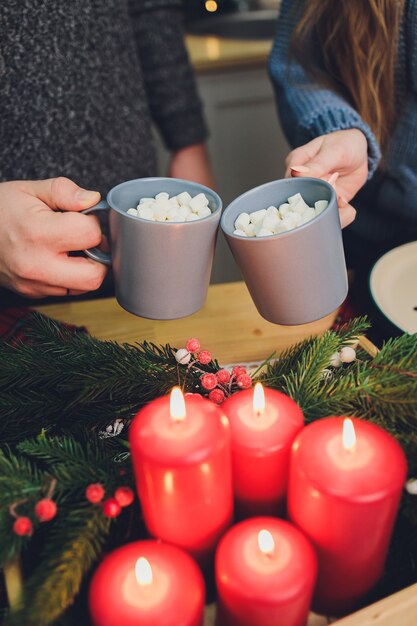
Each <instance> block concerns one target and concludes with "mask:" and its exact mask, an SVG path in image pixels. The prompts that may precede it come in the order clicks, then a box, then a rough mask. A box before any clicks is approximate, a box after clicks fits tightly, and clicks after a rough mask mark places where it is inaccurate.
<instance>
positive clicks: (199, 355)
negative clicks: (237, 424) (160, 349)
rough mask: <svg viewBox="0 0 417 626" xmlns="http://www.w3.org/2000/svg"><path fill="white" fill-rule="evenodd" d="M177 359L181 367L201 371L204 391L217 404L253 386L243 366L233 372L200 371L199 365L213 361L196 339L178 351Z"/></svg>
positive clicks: (235, 368) (223, 370)
mask: <svg viewBox="0 0 417 626" xmlns="http://www.w3.org/2000/svg"><path fill="white" fill-rule="evenodd" d="M175 359H176V361H177V363H178V364H179V365H187V368H188V369H189V368H193V369H194V370H198V371H201V376H200V384H201V387H202V390H203V392H204V391H208V392H209V393H208V397H209V399H210V400H211V401H212V402H214V403H215V404H222V402H223V400H224V399H225V398H226V397H228V396H230V395H231V394H232V393H233V391H237V390H239V389H249V387H251V386H252V379H251V377H250V375H249V374H248V372H247V370H246V368H245V367H243V366H242V365H237V366H235V367H234V368H233V369H232V371H231V372H229V370H226V369H220V370H218V371H217V372H204V371H202V370H200V369H199V365H208V364H209V363H210V362H211V361H212V355H211V352H209V351H208V350H202V349H201V343H200V341H199V340H198V339H196V338H194V337H193V338H192V339H188V341H187V343H186V344H185V348H180V349H179V350H177V352H176V353H175Z"/></svg>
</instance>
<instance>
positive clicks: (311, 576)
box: [215, 517, 317, 626]
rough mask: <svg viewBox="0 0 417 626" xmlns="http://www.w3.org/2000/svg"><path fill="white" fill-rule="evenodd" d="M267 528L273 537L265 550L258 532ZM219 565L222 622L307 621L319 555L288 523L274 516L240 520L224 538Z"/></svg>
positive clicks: (261, 625) (296, 625)
mask: <svg viewBox="0 0 417 626" xmlns="http://www.w3.org/2000/svg"><path fill="white" fill-rule="evenodd" d="M265 531H267V534H269V535H270V537H269V541H268V540H267V541H266V545H265V546H264V547H263V550H264V551H262V550H261V548H260V546H259V542H258V537H259V534H260V533H261V532H265ZM271 539H272V541H271ZM215 568H216V585H217V591H218V620H217V624H218V626H272V625H273V624H282V626H304V625H305V623H306V621H307V617H308V612H309V606H310V601H311V596H312V593H313V587H314V583H315V580H316V573H317V559H316V556H315V554H314V551H313V548H312V547H311V545H310V543H309V542H308V541H307V539H306V538H305V537H304V536H303V534H302V533H301V532H300V531H299V530H297V528H295V527H294V526H292V525H291V524H289V523H288V522H285V521H283V520H279V519H276V518H272V517H254V518H251V519H248V520H245V521H243V522H240V523H239V524H237V525H236V526H234V527H233V528H231V529H230V530H229V531H228V532H227V533H226V534H225V536H224V537H223V538H222V540H221V542H220V543H219V546H218V548H217V552H216V565H215Z"/></svg>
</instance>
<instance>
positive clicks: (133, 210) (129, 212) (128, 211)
mask: <svg viewBox="0 0 417 626" xmlns="http://www.w3.org/2000/svg"><path fill="white" fill-rule="evenodd" d="M126 213H127V214H128V215H135V216H136V217H137V216H138V212H137V210H136V209H128V210H127V211H126Z"/></svg>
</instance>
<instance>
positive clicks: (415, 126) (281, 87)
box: [269, 0, 417, 255]
mask: <svg viewBox="0 0 417 626" xmlns="http://www.w3.org/2000/svg"><path fill="white" fill-rule="evenodd" d="M305 1H306V0H283V2H282V9H281V14H280V18H279V21H278V28H277V33H276V37H275V42H274V47H273V50H272V53H271V56H270V61H269V70H270V74H271V78H272V81H273V84H274V86H275V91H276V95H277V102H278V108H279V113H280V117H281V122H282V125H283V127H284V129H285V131H286V134H287V137H288V139H289V141H290V143H291V144H292V145H293V146H299V145H302V144H303V143H305V142H307V141H310V140H311V139H313V138H314V137H317V136H319V135H323V134H326V133H330V132H332V131H335V130H342V129H346V128H359V129H360V130H362V131H363V132H364V133H365V135H366V137H367V139H368V153H369V171H370V180H369V181H368V182H367V184H366V185H365V187H364V188H363V189H362V190H361V191H360V192H359V194H358V196H357V197H356V198H354V199H353V201H352V203H353V204H354V206H355V207H356V208H357V209H358V215H357V218H356V220H355V222H354V223H353V224H352V226H350V227H349V229H347V230H348V234H349V235H352V236H356V237H357V241H358V245H362V246H363V247H364V248H366V247H372V248H373V249H374V252H373V254H375V255H377V254H379V253H380V252H382V251H384V250H385V249H389V248H391V247H394V246H395V245H398V244H400V243H402V242H405V241H409V240H413V239H417V0H406V2H405V9H404V15H403V22H402V25H401V29H400V36H399V44H398V46H399V48H398V62H397V67H396V87H395V89H396V91H395V98H396V103H397V113H398V116H397V124H396V127H395V130H394V132H393V134H392V136H391V139H390V141H389V145H388V148H387V151H386V154H385V155H384V156H385V162H384V167H383V168H381V169H379V170H378V171H376V168H377V166H378V163H379V159H380V156H381V155H380V150H379V147H378V144H377V142H376V139H375V137H374V135H373V133H372V131H371V130H370V128H369V127H368V126H367V125H366V124H365V123H364V121H363V120H362V119H361V117H360V115H359V114H358V112H357V111H355V110H354V108H353V107H352V106H351V105H350V104H349V103H348V102H347V101H346V99H344V98H343V97H342V96H341V95H340V94H338V93H336V92H335V91H332V90H331V89H327V88H325V87H323V86H321V85H319V84H317V83H316V82H315V81H314V80H313V79H312V78H311V77H310V76H309V75H308V74H307V73H306V72H305V71H304V70H303V69H302V68H301V67H300V65H299V64H298V63H296V62H295V61H294V60H293V59H290V55H289V42H290V39H291V35H292V32H293V30H294V27H295V25H296V24H297V21H298V20H299V18H300V15H301V13H302V11H303V8H304V5H305ZM318 58H319V56H318ZM346 62H347V63H349V58H348V57H347V58H346Z"/></svg>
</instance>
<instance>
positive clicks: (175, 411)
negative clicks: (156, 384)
mask: <svg viewBox="0 0 417 626" xmlns="http://www.w3.org/2000/svg"><path fill="white" fill-rule="evenodd" d="M169 410H170V414H171V418H172V419H173V420H175V421H176V422H182V421H183V420H184V419H185V416H186V414H187V413H186V410H185V400H184V395H183V393H182V391H181V389H180V388H179V387H174V388H173V389H172V391H171V398H170V401H169Z"/></svg>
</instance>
